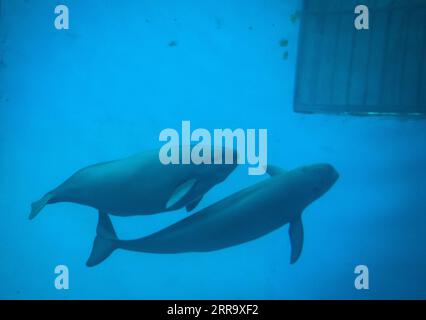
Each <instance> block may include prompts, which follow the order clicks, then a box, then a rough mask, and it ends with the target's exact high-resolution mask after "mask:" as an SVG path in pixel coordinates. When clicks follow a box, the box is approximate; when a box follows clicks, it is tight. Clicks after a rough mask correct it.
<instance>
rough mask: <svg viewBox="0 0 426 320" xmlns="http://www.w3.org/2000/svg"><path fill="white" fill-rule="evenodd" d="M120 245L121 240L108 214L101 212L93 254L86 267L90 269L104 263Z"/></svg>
mask: <svg viewBox="0 0 426 320" xmlns="http://www.w3.org/2000/svg"><path fill="white" fill-rule="evenodd" d="M118 243H119V240H118V238H117V235H116V233H115V231H114V227H113V225H112V222H111V219H110V218H109V216H108V214H106V213H102V212H99V220H98V227H97V228H96V238H95V241H94V242H93V248H92V252H91V254H90V257H89V259H88V260H87V262H86V265H87V266H88V267H93V266H96V265H98V264H99V263H101V262H102V261H104V260H105V259H106V258H108V257H109V256H110V255H111V253H113V251H114V250H115V249H117V248H118Z"/></svg>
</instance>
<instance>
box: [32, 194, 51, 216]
mask: <svg viewBox="0 0 426 320" xmlns="http://www.w3.org/2000/svg"><path fill="white" fill-rule="evenodd" d="M52 197H53V194H51V193H47V194H46V195H44V196H43V198H41V199H40V200H38V201H36V202H33V203H32V204H31V213H30V216H29V219H30V220H31V219H34V218H35V217H36V215H38V213H39V212H40V211H41V210H42V209H43V208H44V206H45V205H46V204H47V203H48V202H49V200H50V199H51V198H52Z"/></svg>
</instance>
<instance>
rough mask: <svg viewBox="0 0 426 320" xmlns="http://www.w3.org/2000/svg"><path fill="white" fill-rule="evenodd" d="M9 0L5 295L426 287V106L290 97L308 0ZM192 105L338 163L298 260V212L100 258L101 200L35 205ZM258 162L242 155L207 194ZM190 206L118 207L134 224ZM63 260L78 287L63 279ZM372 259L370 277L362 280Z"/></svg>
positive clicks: (333, 294) (268, 295)
mask: <svg viewBox="0 0 426 320" xmlns="http://www.w3.org/2000/svg"><path fill="white" fill-rule="evenodd" d="M58 4H66V5H67V6H68V7H69V10H70V29H69V30H56V29H55V28H54V24H53V22H54V19H55V17H56V15H55V14H54V8H55V6H56V5H58ZM0 5H1V11H0V37H1V38H0V298H2V299H330V298H334V299H379V298H381V299H407V298H414V299H425V298H426V272H425V270H426V252H425V245H426V201H425V199H426V123H425V120H422V119H410V118H404V119H400V118H398V117H354V116H349V115H316V114H298V113H294V112H293V96H294V89H295V88H294V86H295V80H294V79H295V70H296V56H297V48H298V46H297V41H298V34H299V21H298V20H297V19H296V18H295V16H294V14H295V12H298V10H301V5H302V2H301V1H296V0H291V1H290V0H267V1H261V0H247V1H241V0H226V1H225V0H223V1H217V0H216V1H214V0H204V1H194V0H180V1H172V0H141V1H136V0H133V1H132V0H125V1H117V0H115V1H113V0H90V1H83V0H75V1H73V0H66V1H50V0H44V1H41V0H38V1H37V0H27V1H23V0H2V1H1V2H0ZM283 39H284V41H283ZM183 120H190V121H191V126H192V128H193V129H195V128H206V129H210V130H213V129H214V128H231V129H235V128H243V129H247V128H266V129H268V164H275V165H279V166H281V167H283V168H287V169H292V168H295V167H298V166H302V165H307V164H312V163H318V162H327V163H330V164H332V165H333V166H334V167H335V168H336V169H337V170H338V171H339V173H340V178H339V180H338V181H337V183H336V185H335V186H334V187H333V188H332V189H331V190H330V191H329V192H328V193H327V194H326V195H325V196H323V197H321V198H320V199H319V200H317V201H315V202H314V203H313V204H312V205H310V206H309V207H308V208H307V209H306V210H305V213H304V215H303V217H304V218H303V220H304V227H305V244H304V249H303V253H302V255H301V258H300V260H299V261H298V262H297V263H296V264H295V265H290V264H289V257H290V244H289V238H288V225H287V226H284V227H283V228H280V229H279V230H277V231H274V232H273V233H270V234H268V235H266V236H264V237H262V238H260V239H258V240H255V241H252V242H249V243H246V244H243V245H239V246H236V247H232V248H228V249H224V250H220V251H215V252H210V253H188V254H176V255H161V254H143V253H135V252H129V251H124V250H118V251H116V252H115V253H113V254H112V256H111V257H110V258H108V259H107V260H106V261H105V262H103V263H102V264H100V265H99V266H97V267H94V268H88V267H86V265H85V262H86V259H87V257H88V255H89V253H90V250H91V246H92V242H93V238H94V236H95V228H96V223H97V212H96V211H95V210H94V209H92V208H89V207H85V206H80V205H76V204H70V203H59V204H55V205H50V206H47V207H46V208H45V209H44V210H43V212H42V213H41V214H40V216H39V217H37V219H35V220H33V221H29V220H28V214H29V212H30V204H31V203H32V202H33V201H35V200H38V199H39V198H40V197H41V196H42V195H43V194H44V193H45V192H47V191H48V190H50V189H52V188H53V187H55V186H56V185H58V184H59V183H60V182H62V181H63V180H65V179H66V178H67V177H69V176H70V175H71V174H72V173H73V172H75V171H76V170H78V169H80V168H82V167H84V166H87V165H89V164H93V163H97V162H102V161H106V160H112V159H118V158H123V157H125V156H127V155H131V154H134V153H138V152H140V151H143V150H148V149H152V148H158V147H159V146H161V144H160V142H159V141H158V135H159V133H160V131H161V130H163V129H165V128H175V129H176V130H178V131H179V130H180V126H181V122H182V121H183ZM263 179H267V176H266V175H265V176H248V175H247V167H244V166H240V167H238V168H237V169H236V170H235V172H233V173H232V174H231V175H230V177H229V178H228V179H227V180H226V181H225V182H223V183H221V184H219V185H218V186H216V187H215V188H214V189H213V190H212V191H210V192H209V193H208V194H207V195H206V196H205V197H204V199H203V200H202V202H201V204H200V206H199V207H197V209H196V211H198V210H199V209H200V208H202V207H205V206H207V205H209V204H211V203H213V202H215V201H217V200H219V199H221V198H223V197H225V196H227V195H229V194H231V193H233V192H235V191H237V190H240V189H241V188H243V187H246V186H249V185H251V184H253V183H256V182H258V181H261V180H263ZM187 215H188V213H186V212H185V211H184V210H179V211H175V212H169V213H164V214H158V215H152V216H137V217H126V218H119V217H112V220H113V223H114V226H115V227H116V230H117V232H118V235H119V237H120V238H123V239H132V238H139V237H141V236H143V235H147V234H149V233H151V232H153V231H156V230H159V229H161V228H163V227H164V226H167V225H169V224H171V223H173V222H175V221H178V220H180V219H182V218H184V217H186V216H187ZM59 264H65V265H66V266H68V268H69V281H70V282H69V285H70V288H69V290H57V289H55V286H54V279H55V277H56V275H55V274H54V268H55V267H56V266H57V265H59ZM361 264H362V265H367V266H368V268H369V275H370V289H369V290H360V291H359V290H356V289H355V287H354V279H355V276H356V275H355V274H354V268H355V266H357V265H361Z"/></svg>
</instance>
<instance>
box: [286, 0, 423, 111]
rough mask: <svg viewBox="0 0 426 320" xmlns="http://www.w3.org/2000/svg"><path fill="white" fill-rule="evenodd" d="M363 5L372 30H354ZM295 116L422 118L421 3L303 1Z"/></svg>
mask: <svg viewBox="0 0 426 320" xmlns="http://www.w3.org/2000/svg"><path fill="white" fill-rule="evenodd" d="M358 4H364V5H367V6H368V8H369V12H370V29H369V30H356V29H355V27H354V18H355V14H354V9H355V7H356V5H358ZM294 109H295V111H297V112H310V113H311V112H321V113H355V114H413V115H423V116H424V115H425V114H426V0H364V1H356V0H305V1H304V9H303V14H302V20H301V30H300V38H299V54H298V63H297V72H296V88H295V97H294Z"/></svg>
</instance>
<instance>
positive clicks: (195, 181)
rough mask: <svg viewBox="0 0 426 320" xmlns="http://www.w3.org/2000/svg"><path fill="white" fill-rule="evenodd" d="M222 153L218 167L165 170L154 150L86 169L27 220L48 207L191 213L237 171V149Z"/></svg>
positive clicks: (187, 166) (118, 212)
mask: <svg viewBox="0 0 426 320" xmlns="http://www.w3.org/2000/svg"><path fill="white" fill-rule="evenodd" d="M192 147H193V146H191V148H192ZM180 148H182V147H180ZM212 148H213V147H212ZM216 149H217V148H213V149H212V151H216ZM181 151H182V149H181ZM219 151H221V152H217V153H216V152H212V153H211V156H212V157H222V161H221V162H220V164H204V163H201V164H194V163H190V164H168V165H165V164H163V163H161V161H160V159H159V150H152V151H147V152H143V153H140V154H136V155H134V156H130V157H128V158H125V159H120V160H114V161H109V162H103V163H99V164H94V165H91V166H88V167H86V168H83V169H81V170H79V171H77V172H76V173H74V174H73V175H72V176H71V177H70V178H68V179H67V180H66V181H65V182H63V183H62V184H61V185H59V186H58V187H56V188H55V189H53V190H52V191H50V192H48V193H47V194H45V195H44V196H43V197H42V198H41V199H40V200H38V201H36V202H34V203H33V204H32V205H31V207H32V210H31V214H30V216H29V218H30V219H33V218H34V217H35V216H36V215H37V214H38V213H39V212H40V211H41V210H42V209H43V208H44V206H45V205H46V204H51V203H56V202H74V203H78V204H82V205H86V206H90V207H93V208H95V209H97V210H99V212H102V213H107V214H112V215H117V216H130V215H148V214H155V213H160V212H164V211H171V210H177V209H180V208H183V207H186V210H187V211H191V210H192V209H194V208H195V207H196V206H197V205H198V204H199V203H200V201H201V199H202V197H203V196H204V194H205V193H207V192H208V191H209V190H210V189H211V188H213V187H214V186H215V185H216V184H218V183H220V182H222V181H223V180H225V179H226V178H227V177H228V175H229V174H230V173H231V172H232V171H233V170H234V169H235V167H236V166H237V152H236V151H235V150H231V149H226V148H225V147H223V148H222V149H221V150H219ZM230 154H232V157H233V158H232V159H233V160H232V161H230V163H229V164H226V163H225V157H228V156H229V155H230ZM213 160H214V161H215V160H216V159H215V158H214V159H213ZM217 162H219V161H217ZM217 162H213V161H212V163H217Z"/></svg>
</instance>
